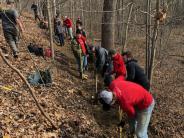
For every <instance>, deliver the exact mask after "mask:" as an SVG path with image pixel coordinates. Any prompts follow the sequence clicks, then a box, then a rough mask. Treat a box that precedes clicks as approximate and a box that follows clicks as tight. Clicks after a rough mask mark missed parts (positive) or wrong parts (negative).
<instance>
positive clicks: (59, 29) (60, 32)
mask: <svg viewBox="0 0 184 138" xmlns="http://www.w3.org/2000/svg"><path fill="white" fill-rule="evenodd" d="M54 32H55V35H57V36H58V38H59V42H60V45H61V46H64V45H65V41H64V28H63V26H62V23H61V20H60V18H59V14H57V15H56V17H55V18H54Z"/></svg>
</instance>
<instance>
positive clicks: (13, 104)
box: [0, 14, 184, 138]
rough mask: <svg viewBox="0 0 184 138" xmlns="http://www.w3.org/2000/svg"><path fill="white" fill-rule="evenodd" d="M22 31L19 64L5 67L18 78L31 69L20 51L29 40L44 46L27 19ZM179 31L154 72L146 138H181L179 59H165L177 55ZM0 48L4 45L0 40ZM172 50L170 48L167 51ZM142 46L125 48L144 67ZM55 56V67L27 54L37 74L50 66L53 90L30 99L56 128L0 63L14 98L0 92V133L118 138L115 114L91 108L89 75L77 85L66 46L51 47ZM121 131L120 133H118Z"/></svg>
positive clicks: (183, 38)
mask: <svg viewBox="0 0 184 138" xmlns="http://www.w3.org/2000/svg"><path fill="white" fill-rule="evenodd" d="M23 21H24V23H25V26H26V34H25V38H24V41H21V42H20V51H21V53H20V60H18V61H14V59H12V58H10V59H9V60H10V61H11V63H12V64H13V65H14V66H15V67H17V68H18V69H19V70H20V71H21V72H22V73H23V74H24V76H26V77H27V76H28V74H30V73H31V72H34V71H35V70H36V69H35V67H34V64H33V61H32V60H31V58H30V56H29V54H28V52H27V50H26V47H27V45H28V44H29V43H30V42H33V41H35V42H36V43H38V44H39V45H42V46H43V47H49V41H48V37H47V35H46V33H45V32H44V31H43V30H40V29H39V28H38V26H37V24H36V23H35V22H34V21H33V20H32V17H31V16H30V15H29V14H25V15H24V19H23ZM183 32H184V31H182V30H179V29H175V31H174V32H173V33H172V35H171V39H170V40H169V45H168V47H167V49H166V50H165V51H163V52H164V53H165V52H167V53H169V54H166V56H164V58H163V60H162V62H161V63H160V64H159V66H157V67H156V71H155V76H154V83H153V90H152V92H153V94H154V96H155V99H156V102H157V104H156V107H155V111H154V114H153V118H152V123H151V125H150V136H151V137H153V138H155V137H182V135H183V133H184V132H183V130H184V128H183V127H184V122H183V120H184V118H183V117H184V110H183V107H184V106H183V100H184V97H183V82H184V81H183V76H184V72H183V71H184V69H183V63H184V61H183V58H181V57H174V56H169V55H175V54H176V55H183V53H184V47H183V45H184V44H183V42H184V34H183ZM0 42H1V45H4V44H5V43H4V41H2V38H0ZM173 45H174V46H173ZM143 46H144V42H143V41H142V39H139V40H131V41H130V43H129V48H130V49H131V50H132V51H133V53H134V54H135V57H136V58H138V59H139V61H140V63H141V65H143V63H144V54H142V53H144V47H143ZM55 48H56V51H57V53H62V58H63V59H64V61H65V62H61V63H59V62H55V64H54V65H53V64H52V61H51V60H50V59H47V60H45V59H43V58H41V57H36V56H34V55H33V57H34V60H35V63H36V64H37V66H38V67H39V68H40V69H45V68H48V67H50V65H51V67H52V73H53V81H54V83H53V85H51V86H49V87H44V86H36V87H34V89H35V90H36V93H35V94H36V96H37V97H38V100H39V102H40V103H41V105H42V107H43V108H44V110H45V112H47V113H48V115H49V116H50V117H51V119H52V120H53V121H54V122H55V123H56V124H57V126H59V128H58V129H57V130H52V129H51V128H50V126H49V124H48V122H46V121H45V119H44V118H43V116H42V115H41V114H40V112H39V110H38V109H37V107H36V105H35V104H34V101H33V99H32V97H31V96H30V94H29V92H28V89H27V87H26V86H25V85H24V84H23V82H22V81H21V79H20V78H19V77H18V76H17V74H16V73H14V72H13V71H12V70H11V69H9V67H8V66H7V65H5V64H4V63H3V62H2V60H1V59H0V61H1V62H0V72H1V74H0V83H2V84H3V85H4V86H7V85H11V86H13V88H14V89H15V90H17V91H18V92H19V93H18V94H17V93H14V92H8V91H4V90H0V131H1V132H2V133H3V134H5V133H7V134H9V135H11V136H12V137H26V138H28V137H35V138H39V137H40V138H46V137H51V136H55V137H62V138H75V137H76V138H92V137H93V138H103V137H107V138H108V137H114V138H117V137H118V130H117V126H116V124H117V123H118V114H117V111H116V110H115V109H113V110H112V111H110V112H103V111H102V110H101V108H100V106H99V105H94V104H93V101H92V100H91V96H92V95H94V93H95V82H94V77H93V76H94V75H93V73H91V72H92V71H89V72H88V75H89V79H88V80H86V81H81V80H80V79H79V77H78V73H77V67H76V64H75V60H74V58H73V55H72V52H71V49H70V46H69V44H67V45H66V46H65V47H62V48H61V47H59V46H55ZM124 130H125V129H124Z"/></svg>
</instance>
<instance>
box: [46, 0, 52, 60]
mask: <svg viewBox="0 0 184 138" xmlns="http://www.w3.org/2000/svg"><path fill="white" fill-rule="evenodd" d="M50 2H51V1H50V0H47V13H48V23H49V37H50V47H51V49H52V59H53V61H54V44H53V31H52V19H51V6H50Z"/></svg>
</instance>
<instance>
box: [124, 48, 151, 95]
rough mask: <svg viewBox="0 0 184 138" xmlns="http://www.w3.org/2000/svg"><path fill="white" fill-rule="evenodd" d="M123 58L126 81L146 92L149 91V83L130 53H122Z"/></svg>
mask: <svg viewBox="0 0 184 138" xmlns="http://www.w3.org/2000/svg"><path fill="white" fill-rule="evenodd" d="M123 58H124V61H125V64H126V68H127V81H131V82H135V83H137V84H140V85H141V86H142V87H144V88H145V89H146V90H148V91H149V89H150V83H149V80H148V78H147V76H146V74H145V73H144V70H143V69H142V68H141V67H140V66H139V65H138V64H137V60H135V59H134V58H133V56H132V54H131V52H130V51H127V52H124V53H123Z"/></svg>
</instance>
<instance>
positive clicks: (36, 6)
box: [31, 2, 40, 21]
mask: <svg viewBox="0 0 184 138" xmlns="http://www.w3.org/2000/svg"><path fill="white" fill-rule="evenodd" d="M31 10H33V11H34V16H35V21H37V19H38V20H39V21H40V17H39V15H38V5H37V4H36V3H35V2H33V4H32V5H31Z"/></svg>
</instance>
